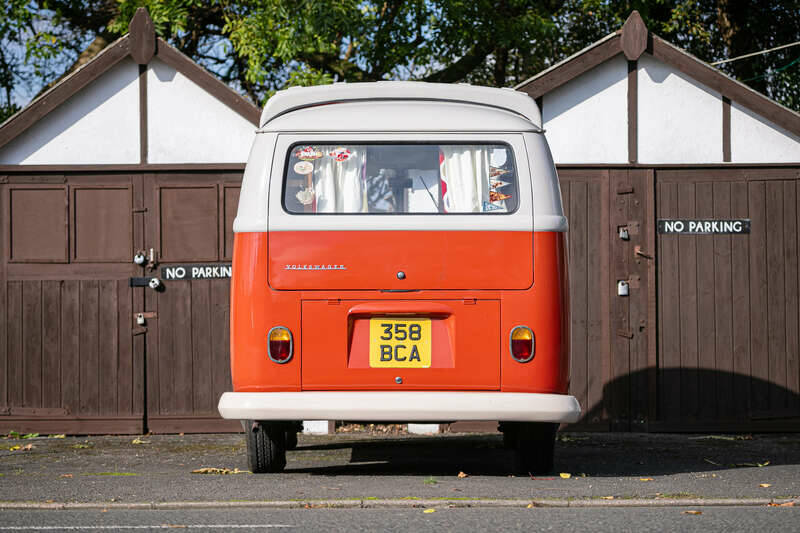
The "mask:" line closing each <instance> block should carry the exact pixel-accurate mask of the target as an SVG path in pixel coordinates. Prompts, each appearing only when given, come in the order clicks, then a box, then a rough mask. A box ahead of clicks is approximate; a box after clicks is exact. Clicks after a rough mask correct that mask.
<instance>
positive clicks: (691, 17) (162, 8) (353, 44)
mask: <svg viewBox="0 0 800 533" xmlns="http://www.w3.org/2000/svg"><path fill="white" fill-rule="evenodd" d="M6 3H7V6H8V7H7V9H6V12H5V13H0V42H1V44H2V46H0V113H2V112H5V114H6V115H7V114H8V113H9V112H11V111H13V110H14V109H15V107H16V106H17V105H19V104H20V103H22V101H24V100H26V99H29V98H30V96H32V95H33V94H35V92H36V90H37V88H40V87H42V86H43V85H46V84H48V83H53V82H54V81H56V80H57V79H59V77H60V76H61V75H63V74H64V73H65V72H69V71H70V70H71V69H74V68H77V67H78V66H80V65H81V64H82V63H83V62H85V61H88V60H89V59H90V58H91V57H93V56H94V55H95V54H96V53H97V52H99V51H100V50H102V49H103V48H104V47H105V46H107V45H108V44H109V43H110V42H112V41H113V40H114V39H115V38H117V37H118V36H120V35H122V34H123V33H125V32H126V31H127V26H128V23H129V21H130V19H131V17H132V16H133V13H134V12H135V10H136V8H137V7H139V6H145V7H147V8H148V11H149V12H150V15H151V17H152V18H153V20H154V22H155V25H156V31H157V33H158V35H160V36H161V37H163V38H165V39H167V40H168V41H169V42H170V43H171V44H173V45H174V46H176V47H177V48H178V49H179V50H181V51H182V52H183V53H185V54H187V55H188V56H189V57H191V58H192V59H194V60H195V61H197V62H198V63H200V64H201V65H203V66H204V67H206V68H207V69H209V70H210V71H212V72H213V73H214V74H216V75H217V76H218V77H219V78H220V79H222V80H223V81H224V82H226V83H227V84H229V85H230V86H231V87H233V88H234V89H236V90H238V91H240V92H241V93H242V94H245V95H247V96H248V97H249V98H250V99H251V100H253V102H255V103H263V101H264V99H265V98H266V97H268V96H269V95H270V94H271V93H272V92H274V91H275V90H277V89H281V88H283V87H286V86H292V85H314V84H320V83H330V82H332V81H374V80H383V79H410V80H427V81H440V82H459V81H466V82H470V83H476V84H482V85H494V86H513V85H516V84H517V83H519V82H521V81H523V80H525V79H527V78H528V77H530V76H532V75H534V74H536V73H538V72H540V71H541V70H542V69H544V68H547V67H548V66H550V65H552V64H554V63H556V62H557V61H560V60H561V59H563V58H564V57H567V56H569V55H571V54H573V53H575V52H577V51H578V50H580V49H581V48H583V47H585V46H587V45H588V44H591V43H592V42H594V41H595V40H597V39H599V38H601V37H603V36H605V35H607V34H609V33H611V32H613V31H616V30H618V29H619V28H620V27H621V26H622V24H623V22H624V21H625V19H626V18H627V17H628V15H629V14H630V12H631V11H632V10H633V9H636V10H638V11H639V12H640V13H641V15H642V17H643V18H644V20H645V23H646V24H647V25H648V27H649V28H650V30H651V31H653V32H654V33H656V34H658V35H660V36H661V37H663V38H665V39H667V40H669V41H671V42H673V43H675V44H676V45H678V46H680V47H682V48H685V49H687V50H688V51H689V52H691V53H693V54H694V55H696V56H698V57H699V58H701V59H703V60H705V61H710V62H711V61H717V60H723V59H728V58H731V57H734V56H738V55H742V54H745V53H750V52H755V51H759V50H764V49H767V48H772V47H774V46H777V45H780V44H785V43H791V42H795V41H798V40H800V0H783V1H773V2H759V1H757V0H741V1H738V0H737V1H735V2H734V1H733V0H655V1H650V2H644V1H625V0H539V1H535V0H496V1H489V0H6ZM720 68H722V69H723V70H724V71H725V72H727V73H729V74H730V75H732V76H734V77H736V78H737V79H739V80H741V81H743V82H744V83H747V84H749V85H750V86H751V87H753V88H754V89H756V90H759V91H761V92H764V93H766V94H767V95H769V96H771V97H773V98H775V99H776V100H778V101H780V102H782V103H784V104H786V105H788V106H790V107H793V108H794V109H800V47H795V48H787V49H784V50H781V51H777V52H773V53H770V54H765V55H760V56H756V57H754V58H749V59H743V60H740V61H734V62H731V63H725V64H723V65H722V66H721V67H720ZM22 96H27V97H28V98H23V97H22Z"/></svg>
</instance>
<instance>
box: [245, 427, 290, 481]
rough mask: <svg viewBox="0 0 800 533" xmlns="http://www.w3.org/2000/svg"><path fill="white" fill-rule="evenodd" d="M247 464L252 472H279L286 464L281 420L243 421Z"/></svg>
mask: <svg viewBox="0 0 800 533" xmlns="http://www.w3.org/2000/svg"><path fill="white" fill-rule="evenodd" d="M245 440H246V441H247V464H248V466H249V467H250V471H251V472H252V473H254V474H263V473H266V472H281V471H282V470H283V469H284V467H285V466H286V425H285V424H283V423H281V422H257V421H253V420H248V421H247V422H246V423H245Z"/></svg>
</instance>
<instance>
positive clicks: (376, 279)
mask: <svg viewBox="0 0 800 533" xmlns="http://www.w3.org/2000/svg"><path fill="white" fill-rule="evenodd" d="M531 241H532V238H531V232H529V231H279V232H274V233H271V234H270V236H269V285H270V287H272V288H274V289H279V290H280V289H301V290H352V289H357V290H360V289H372V290H380V289H384V290H385V289H390V290H397V289H400V290H408V289H439V290H441V289H460V290H474V289H527V288H528V287H530V286H531V283H532V282H533V269H532V268H531V265H532V262H533V253H532V251H531V249H532V242H531ZM512 258H513V261H510V260H509V259H512ZM321 264H324V265H325V266H328V265H331V266H338V265H341V266H344V267H345V269H342V270H302V271H298V270H287V269H286V265H290V266H296V267H299V268H303V267H305V266H312V267H313V266H315V265H321ZM398 271H403V272H404V273H405V276H406V277H405V279H402V280H401V279H398V278H397V272H398Z"/></svg>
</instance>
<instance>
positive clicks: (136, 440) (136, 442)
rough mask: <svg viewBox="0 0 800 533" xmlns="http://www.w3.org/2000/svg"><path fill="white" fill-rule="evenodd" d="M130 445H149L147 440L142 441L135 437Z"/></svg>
mask: <svg viewBox="0 0 800 533" xmlns="http://www.w3.org/2000/svg"><path fill="white" fill-rule="evenodd" d="M131 444H150V441H149V440H142V439H140V438H139V437H136V438H135V439H133V440H132V441H131Z"/></svg>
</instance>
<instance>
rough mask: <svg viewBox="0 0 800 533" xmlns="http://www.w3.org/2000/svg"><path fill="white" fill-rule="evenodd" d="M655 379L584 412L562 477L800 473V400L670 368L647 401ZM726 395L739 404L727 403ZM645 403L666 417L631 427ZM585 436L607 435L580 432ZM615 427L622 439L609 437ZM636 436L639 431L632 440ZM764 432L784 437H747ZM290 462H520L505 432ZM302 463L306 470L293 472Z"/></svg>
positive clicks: (331, 449)
mask: <svg viewBox="0 0 800 533" xmlns="http://www.w3.org/2000/svg"><path fill="white" fill-rule="evenodd" d="M652 378H653V374H652V371H649V370H647V369H646V370H643V371H641V372H636V373H632V374H629V375H626V376H623V377H621V378H618V379H616V380H614V381H612V382H610V383H608V384H607V385H606V386H605V387H604V388H603V397H602V400H601V401H600V402H598V405H596V406H593V407H592V408H590V409H585V411H584V412H585V414H584V416H583V417H582V419H581V421H580V422H579V423H578V424H576V425H575V426H572V428H570V427H568V428H562V431H561V432H560V433H559V435H558V442H557V444H556V454H555V472H570V473H572V474H573V475H580V474H585V475H587V476H590V477H592V476H593V477H613V476H649V475H669V474H679V473H689V472H697V473H702V472H714V471H719V470H727V469H734V468H758V467H759V465H764V464H765V463H769V465H787V464H800V397H798V395H797V393H795V392H793V391H791V390H789V389H787V388H786V387H783V386H779V385H776V384H774V383H770V382H767V381H764V380H759V379H757V378H751V377H750V376H743V375H739V374H732V373H726V372H716V371H705V370H700V371H687V370H685V369H674V370H672V369H669V370H661V371H659V372H658V374H657V375H656V376H655V378H656V379H655V382H656V383H657V385H658V386H659V387H661V390H659V391H658V392H660V393H661V394H655V395H652V394H650V395H648V394H647V392H648V391H647V390H646V391H644V394H643V395H642V391H641V390H639V389H637V388H638V387H642V386H646V384H647V383H651V382H653V379H652ZM664 387H666V389H664ZM729 391H735V395H736V396H737V397H736V398H734V397H733V396H734V395H733V394H731V395H730V396H726V395H727V394H729ZM712 392H713V394H712ZM675 395H678V397H677V400H676V397H675ZM639 397H649V398H651V399H653V398H654V399H655V400H656V401H657V402H659V405H657V406H656V412H657V413H659V414H660V415H661V416H662V418H661V419H657V420H655V421H652V422H649V423H648V422H647V421H645V423H644V424H642V423H641V418H639V419H638V422H636V421H634V423H631V420H633V418H634V417H635V416H642V413H648V409H647V408H644V409H643V408H641V407H639V408H637V409H634V410H630V409H629V408H630V406H631V405H632V404H633V402H634V401H635V399H636V398H639ZM625 398H627V400H625ZM670 402H671V403H670ZM731 402H732V403H731ZM676 403H677V407H676ZM709 403H710V405H709ZM631 413H632V414H631ZM662 413H663V414H662ZM666 415H669V416H666ZM588 427H591V428H592V429H594V430H598V429H600V430H602V431H591V432H586V431H583V432H576V431H574V430H573V428H574V429H580V428H583V429H585V428H588ZM609 428H614V429H616V430H617V431H614V432H608V431H607V430H608V429H609ZM631 428H633V429H634V430H636V429H638V430H639V432H635V433H634V432H630V431H628V430H629V429H631ZM620 429H622V430H623V431H620ZM643 430H647V431H649V432H642V431H643ZM759 430H760V431H771V432H776V431H778V432H782V433H753V434H751V433H750V432H748V431H759ZM658 431H682V433H658ZM724 431H738V433H722V432H724ZM792 431H794V432H795V433H792ZM348 450H349V457H348ZM289 453H290V456H289V457H290V468H287V470H286V471H287V472H298V473H309V474H316V475H345V476H346V475H354V476H359V475H370V476H381V475H417V476H436V475H439V476H446V475H447V476H451V475H456V474H458V473H459V472H466V473H468V474H469V475H471V476H476V475H484V476H508V475H510V474H511V473H512V472H513V453H512V452H511V451H510V450H507V449H505V448H504V446H503V439H502V435H500V434H499V433H496V434H450V435H448V434H444V435H433V436H410V437H405V438H380V439H370V438H364V439H359V440H347V441H340V442H334V443H328V444H321V445H310V446H309V445H305V446H300V447H298V449H297V450H296V451H294V452H289ZM292 455H294V460H292V459H293V458H292ZM298 463H299V464H307V465H309V466H307V467H301V468H291V467H292V466H294V465H297V464H298Z"/></svg>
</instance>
